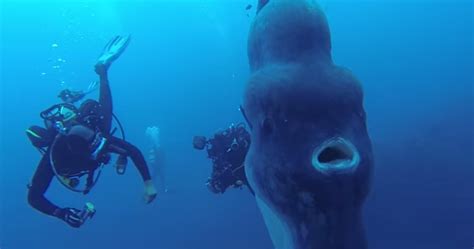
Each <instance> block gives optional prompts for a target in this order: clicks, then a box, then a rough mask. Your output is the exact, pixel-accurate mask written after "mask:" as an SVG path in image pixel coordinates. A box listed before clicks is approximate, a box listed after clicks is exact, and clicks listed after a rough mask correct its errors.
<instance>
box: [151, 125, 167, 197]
mask: <svg viewBox="0 0 474 249" xmlns="http://www.w3.org/2000/svg"><path fill="white" fill-rule="evenodd" d="M145 134H146V136H147V137H148V138H149V141H150V145H151V146H150V150H149V153H148V164H149V166H150V169H152V172H153V178H158V186H159V187H158V189H159V190H160V191H162V192H164V193H167V192H168V187H167V186H166V181H165V166H164V165H165V162H164V161H165V160H164V153H163V148H162V147H161V143H160V128H158V127H157V126H151V127H147V128H146V130H145Z"/></svg>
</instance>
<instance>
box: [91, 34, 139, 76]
mask: <svg viewBox="0 0 474 249" xmlns="http://www.w3.org/2000/svg"><path fill="white" fill-rule="evenodd" d="M130 38H131V37H130V35H125V36H121V35H117V36H115V37H114V38H112V39H111V40H110V41H109V42H108V43H107V45H105V47H104V51H103V52H102V55H101V56H100V57H99V59H98V60H97V65H100V64H101V65H104V66H106V67H107V68H108V67H109V66H110V65H111V64H112V62H114V61H115V60H116V59H117V58H118V57H120V55H121V54H122V53H123V52H124V51H125V49H126V48H127V46H128V44H129V43H130Z"/></svg>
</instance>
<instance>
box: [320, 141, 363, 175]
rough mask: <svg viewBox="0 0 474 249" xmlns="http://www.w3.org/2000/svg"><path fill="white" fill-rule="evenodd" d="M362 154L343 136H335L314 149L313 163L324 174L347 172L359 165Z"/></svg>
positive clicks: (352, 170)
mask: <svg viewBox="0 0 474 249" xmlns="http://www.w3.org/2000/svg"><path fill="white" fill-rule="evenodd" d="M359 162H360V155H359V152H358V151H357V149H356V147H355V146H354V145H353V144H352V143H351V142H349V141H348V140H346V139H344V138H342V137H334V138H331V139H329V140H327V141H325V142H323V143H322V144H321V145H320V146H318V147H316V149H314V151H313V155H312V158H311V163H312V165H313V167H314V168H315V169H316V170H317V171H319V172H321V173H323V174H346V173H352V172H354V171H355V170H356V169H357V167H358V166H359Z"/></svg>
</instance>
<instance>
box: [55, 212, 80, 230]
mask: <svg viewBox="0 0 474 249" xmlns="http://www.w3.org/2000/svg"><path fill="white" fill-rule="evenodd" d="M80 213H81V210H79V209H76V208H58V209H56V210H55V211H54V214H53V215H54V216H56V217H58V218H59V219H61V220H63V221H64V222H66V223H67V224H68V225H69V226H71V227H74V228H79V227H80V226H82V224H83V221H82V220H81V216H80Z"/></svg>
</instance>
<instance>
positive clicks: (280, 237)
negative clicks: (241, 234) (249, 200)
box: [255, 196, 292, 249]
mask: <svg viewBox="0 0 474 249" xmlns="http://www.w3.org/2000/svg"><path fill="white" fill-rule="evenodd" d="M255 200H256V201H257V205H258V207H259V208H260V212H261V213H262V216H263V220H264V221H265V225H266V226H267V229H268V233H269V234H270V238H271V239H272V242H273V245H274V247H275V249H292V247H291V236H290V234H289V232H290V231H289V230H288V228H287V227H286V225H285V224H284V223H283V222H282V220H281V219H280V218H279V217H278V216H277V214H276V213H275V212H274V211H273V210H272V209H271V208H270V207H269V206H268V205H267V204H266V203H265V202H264V201H263V200H262V199H260V198H259V197H258V196H255Z"/></svg>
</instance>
